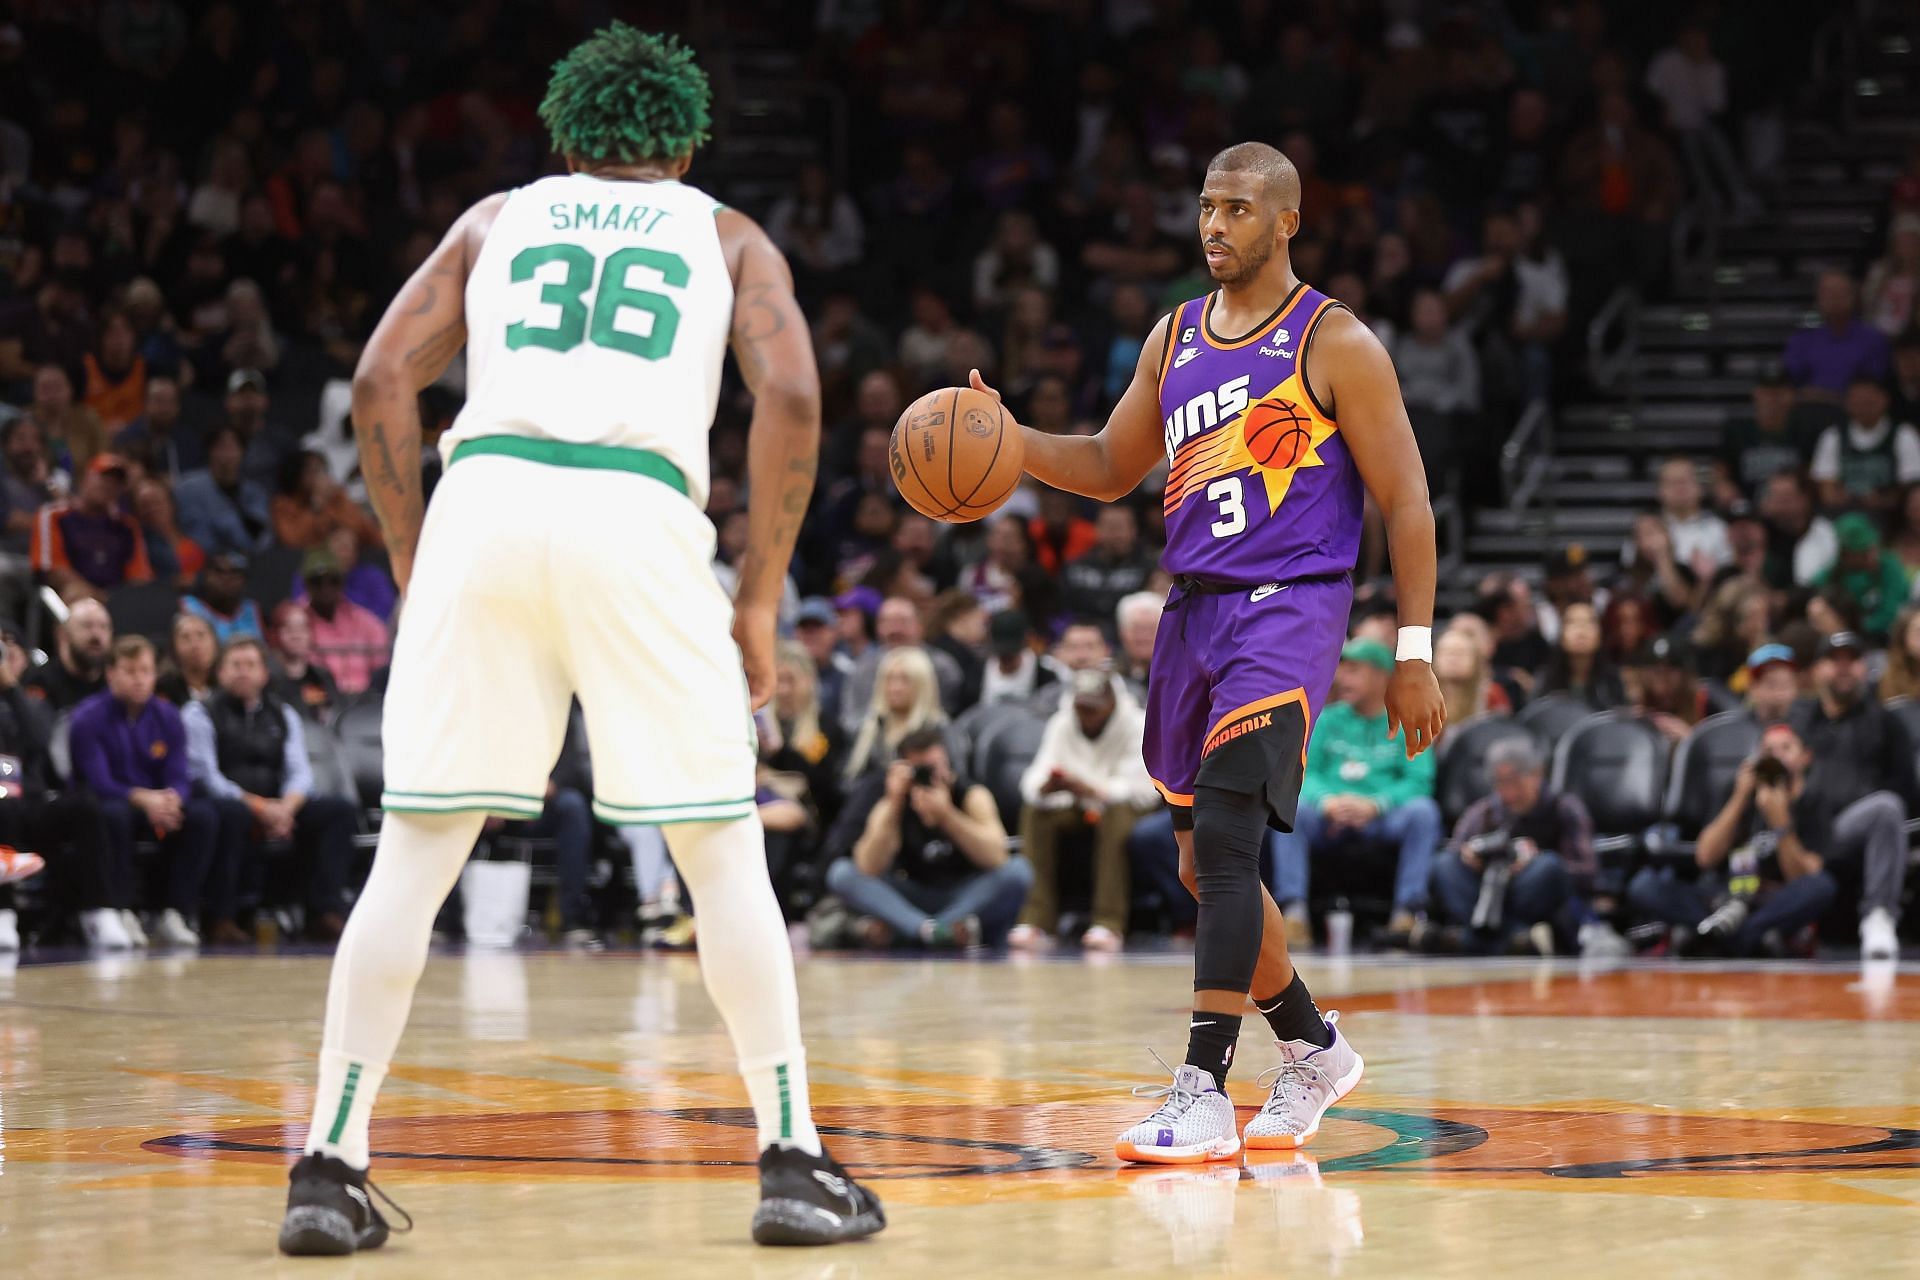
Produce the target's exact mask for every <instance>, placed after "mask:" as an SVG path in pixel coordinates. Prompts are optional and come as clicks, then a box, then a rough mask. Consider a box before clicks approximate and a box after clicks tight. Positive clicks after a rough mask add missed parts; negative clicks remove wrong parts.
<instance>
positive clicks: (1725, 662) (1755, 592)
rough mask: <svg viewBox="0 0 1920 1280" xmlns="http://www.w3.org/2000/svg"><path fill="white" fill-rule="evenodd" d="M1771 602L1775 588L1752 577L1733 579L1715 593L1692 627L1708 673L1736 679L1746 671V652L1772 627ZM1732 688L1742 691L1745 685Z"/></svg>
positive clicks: (1694, 642)
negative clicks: (1696, 624) (1698, 621)
mask: <svg viewBox="0 0 1920 1280" xmlns="http://www.w3.org/2000/svg"><path fill="white" fill-rule="evenodd" d="M1772 604H1773V592H1772V589H1771V588H1769V587H1768V586H1767V584H1766V583H1765V582H1760V581H1756V580H1755V579H1752V578H1746V577H1740V578H1731V579H1729V580H1728V581H1727V582H1725V583H1723V584H1722V585H1721V586H1720V588H1719V590H1717V591H1715V592H1714V593H1713V596H1712V598H1711V599H1709V600H1708V601H1707V605H1706V607H1705V608H1704V609H1702V610H1701V611H1700V624H1699V625H1698V626H1696V627H1695V628H1694V629H1693V649H1694V652H1695V653H1696V654H1697V655H1699V658H1700V665H1701V667H1702V668H1703V669H1704V672H1705V674H1706V675H1708V676H1711V677H1712V678H1714V679H1716V680H1733V679H1735V678H1736V677H1740V676H1744V675H1745V674H1746V666H1747V655H1748V654H1750V653H1752V652H1753V651H1754V650H1755V649H1758V648H1759V647H1760V646H1761V645H1763V644H1765V643H1766V642H1767V636H1768V635H1769V634H1771V632H1772V630H1773V627H1772V623H1773V616H1772ZM1731 687H1732V688H1733V691H1734V692H1735V693H1740V692H1742V691H1743V687H1744V686H1743V684H1734V685H1732V686H1731Z"/></svg>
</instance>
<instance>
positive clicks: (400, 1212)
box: [367, 1178, 413, 1235]
mask: <svg viewBox="0 0 1920 1280" xmlns="http://www.w3.org/2000/svg"><path fill="white" fill-rule="evenodd" d="M367 1190H369V1191H371V1192H373V1194H375V1195H377V1196H379V1197H380V1203H381V1204H384V1205H386V1206H387V1208H389V1209H391V1210H393V1213H394V1216H395V1217H397V1218H399V1219H400V1221H402V1222H404V1223H406V1224H407V1225H406V1226H404V1227H393V1230H394V1231H396V1232H397V1233H399V1234H400V1235H406V1234H407V1233H408V1232H409V1231H412V1230H413V1215H412V1214H410V1213H408V1212H407V1211H406V1210H405V1209H402V1208H401V1207H400V1205H399V1203H398V1202H397V1201H395V1200H394V1198H393V1197H392V1196H390V1195H388V1194H387V1193H386V1192H385V1191H383V1190H381V1189H380V1187H379V1186H378V1185H376V1184H375V1183H374V1181H373V1179H372V1178H368V1179H367ZM388 1225H389V1226H392V1225H393V1224H391V1223H389V1224H388Z"/></svg>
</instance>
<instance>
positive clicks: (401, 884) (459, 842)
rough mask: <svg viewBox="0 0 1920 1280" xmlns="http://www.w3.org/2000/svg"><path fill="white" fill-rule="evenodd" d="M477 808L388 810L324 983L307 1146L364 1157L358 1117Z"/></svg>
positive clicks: (380, 1076)
mask: <svg viewBox="0 0 1920 1280" xmlns="http://www.w3.org/2000/svg"><path fill="white" fill-rule="evenodd" d="M484 821H485V815H484V814H479V813H448V814H420V813H390V814H388V815H387V817H386V821H385V822H384V823H382V824H381V827H380V847H379V849H378V850H377V851H376V852H375V853H374V855H373V871H372V873H371V874H370V875H369V876H368V877H367V887H366V889H365V891H364V892H362V893H361V895H360V901H359V902H357V903H355V904H354V908H353V915H352V916H351V917H349V918H348V920H347V928H346V931H345V932H344V933H342V934H341V935H340V949H339V951H338V952H336V953H335V954H334V957H333V977H332V979H331V980H330V981H329V983H328V984H327V1024H326V1036H325V1039H324V1041H323V1043H322V1045H321V1050H320V1088H319V1092H318V1093H317V1094H315V1096H314V1102H313V1123H312V1125H311V1126H310V1127H309V1128H308V1130H307V1146H306V1149H307V1150H308V1151H309V1152H316V1151H317V1152H320V1153H322V1154H325V1155H330V1156H337V1157H339V1158H340V1159H342V1160H344V1161H346V1162H347V1163H348V1164H349V1165H351V1166H353V1167H354V1168H356V1169H364V1168H366V1166H367V1124H368V1121H369V1120H370V1119H371V1117H372V1115H373V1102H374V1099H375V1097H377V1096H378V1094H379V1092H380V1082H381V1081H383V1080H385V1079H386V1076H387V1064H388V1063H389V1062H390V1061H392V1059H393V1051H394V1049H395V1047H396V1046H398V1045H399V1043H400V1033H401V1032H402V1031H404V1030H405V1029H406V1025H407V1013H408V1011H409V1010H410V1009H411V1008H412V1007H413V988H414V985H415V984H416V983H418V982H419V981H420V971H421V970H422V969H423V968H425V967H426V963H427V945H428V943H429V942H430V941H431V940H432V935H433V917H434V916H435V915H436V914H437V913H438V912H439V910H440V904H441V903H442V902H445V901H446V898H447V894H448V893H449V892H450V891H451V890H452V889H453V884H454V881H456V880H458V879H459V878H460V869H461V868H462V867H464V866H465V865H466V862H467V855H468V854H470V853H471V852H472V851H473V842H474V840H475V838H476V837H478V836H479V834H480V825H481V823H482V822H484Z"/></svg>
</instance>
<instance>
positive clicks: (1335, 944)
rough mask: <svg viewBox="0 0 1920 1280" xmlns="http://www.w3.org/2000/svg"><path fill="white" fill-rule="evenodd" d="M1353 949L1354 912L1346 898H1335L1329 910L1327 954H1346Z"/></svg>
mask: <svg viewBox="0 0 1920 1280" xmlns="http://www.w3.org/2000/svg"><path fill="white" fill-rule="evenodd" d="M1351 950H1353V912H1352V911H1351V910H1350V909H1349V908H1348V906H1347V900H1346V899H1345V898H1338V899H1335V901H1334V904H1333V910H1331V911H1329V912H1327V954H1328V955H1330V956H1344V955H1346V954H1347V953H1348V952H1350V951H1351Z"/></svg>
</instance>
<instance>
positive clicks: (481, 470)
mask: <svg viewBox="0 0 1920 1280" xmlns="http://www.w3.org/2000/svg"><path fill="white" fill-rule="evenodd" d="M579 452H580V450H579V449H578V448H577V447H576V449H575V453H576V454H578V453H579ZM605 452H606V453H608V454H612V453H617V452H621V451H605ZM713 550H714V532H713V525H712V524H711V523H710V522H709V521H708V519H707V517H706V515H705V514H704V513H702V512H701V511H700V510H699V508H697V507H695V506H694V505H693V503H692V502H691V501H690V500H689V499H688V498H687V497H685V496H684V495H683V494H682V493H681V492H680V491H679V490H677V489H675V488H673V487H670V486H669V484H667V483H664V482H663V481H661V480H659V479H656V478H654V477H653V476H651V475H645V474H634V473H633V472H631V471H623V470H613V469H603V468H598V467H595V466H593V465H586V466H580V465H548V464H546V463H542V462H536V461H531V460H528V459H527V458H523V457H509V456H471V457H461V458H458V459H457V460H456V461H455V462H454V464H453V465H451V466H449V467H448V468H447V472H446V475H445V477H444V478H443V479H442V480H441V482H440V486H439V488H438V489H437V490H436V491H435V493H434V498H433V503H432V506H431V507H430V508H429V510H428V512H427V519H426V527H425V529H424V531H423V532H422V534H421V538H420V549H419V552H418V554H417V556H416V559H415V562H414V569H413V580H412V582H411V583H410V585H409V589H408V592H407V597H406V602H405V605H404V607H403V609H402V612H401V617H400V622H399V629H398V633H397V635H396V637H395V640H394V653H393V670H392V676H391V680H390V681H389V686H388V691H387V698H386V708H385V713H384V724H383V731H384V739H385V740H384V745H385V759H386V792H385V796H384V799H383V803H384V805H385V807H386V808H387V809H389V810H391V811H394V812H399V813H451V812H457V811H461V810H482V811H485V812H488V813H495V814H502V815H507V816H510V817H518V818H528V817H537V816H538V815H539V813H540V811H541V809H542V808H543V807H544V805H545V796H546V788H547V776H548V774H549V773H550V772H551V771H552V769H553V766H554V762H555V760H556V758H557V757H558V755H559V752H560V744H561V741H562V739H563V737H564V736H565V733H566V726H567V713H568V709H569V705H570V700H571V699H572V698H573V697H574V696H576V695H577V696H578V697H579V699H580V705H581V707H582V708H583V709H584V710H585V712H586V722H587V738H588V741H589V743H590V746H591V749H592V754H593V780H594V791H595V796H594V803H593V809H594V813H595V815H596V816H598V817H599V818H600V819H601V820H602V821H605V822H610V823H614V824H616V825H622V826H625V825H633V824H658V823H673V822H713V821H723V820H727V819H733V818H740V817H745V816H746V815H748V814H750V813H752V812H753V811H754V756H755V751H754V736H753V722H752V717H751V714H750V710H749V707H748V701H747V688H746V679H745V676H744V675H743V673H742V671H741V663H740V651H739V648H738V647H737V646H736V645H735V644H734V643H733V638H732V634H731V633H732V626H733V605H732V603H731V602H730V601H729V600H728V599H727V596H726V594H725V592H723V591H722V590H721V588H720V585H719V583H718V582H717V581H715V579H714V576H713V570H712V567H711V566H712V561H713Z"/></svg>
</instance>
